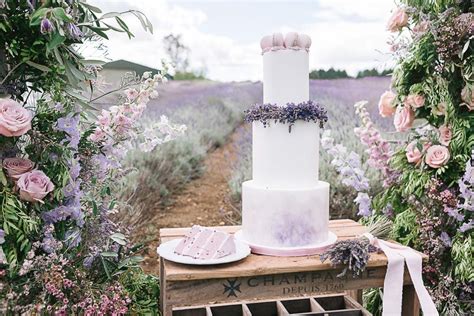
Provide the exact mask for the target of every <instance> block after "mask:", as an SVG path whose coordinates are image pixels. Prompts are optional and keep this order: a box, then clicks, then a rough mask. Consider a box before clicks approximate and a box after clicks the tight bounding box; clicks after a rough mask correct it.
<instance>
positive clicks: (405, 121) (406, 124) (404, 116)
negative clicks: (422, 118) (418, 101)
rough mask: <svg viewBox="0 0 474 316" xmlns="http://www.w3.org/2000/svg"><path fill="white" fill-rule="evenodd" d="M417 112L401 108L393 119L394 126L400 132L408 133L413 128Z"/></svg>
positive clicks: (407, 107) (406, 107)
mask: <svg viewBox="0 0 474 316" xmlns="http://www.w3.org/2000/svg"><path fill="white" fill-rule="evenodd" d="M414 120H415V112H413V109H412V108H411V107H409V106H399V107H398V108H397V110H396V112H395V117H394V118H393V125H395V129H396V130H397V131H398V132H406V131H407V130H409V129H410V128H411V127H412V126H413V121H414Z"/></svg>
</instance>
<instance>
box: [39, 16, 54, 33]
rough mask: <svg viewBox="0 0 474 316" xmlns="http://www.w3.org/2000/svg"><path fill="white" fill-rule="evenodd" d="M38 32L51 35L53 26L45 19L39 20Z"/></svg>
mask: <svg viewBox="0 0 474 316" xmlns="http://www.w3.org/2000/svg"><path fill="white" fill-rule="evenodd" d="M40 31H41V33H43V34H47V33H51V32H52V31H53V24H52V23H51V21H50V20H48V19H47V18H44V19H43V20H41V26H40Z"/></svg>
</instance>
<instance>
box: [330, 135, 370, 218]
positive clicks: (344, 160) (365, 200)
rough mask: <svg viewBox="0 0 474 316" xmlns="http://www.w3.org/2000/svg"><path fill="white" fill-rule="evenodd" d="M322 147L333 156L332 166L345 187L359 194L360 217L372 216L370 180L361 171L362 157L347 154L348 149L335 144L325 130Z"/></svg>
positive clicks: (351, 153) (356, 200) (357, 201)
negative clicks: (369, 192) (369, 193)
mask: <svg viewBox="0 0 474 316" xmlns="http://www.w3.org/2000/svg"><path fill="white" fill-rule="evenodd" d="M321 146H322V148H323V149H324V150H326V152H327V153H328V154H329V155H331V156H332V158H333V159H332V161H331V165H333V166H334V167H336V170H337V172H338V173H339V174H340V176H341V177H342V178H343V179H342V181H341V182H342V183H343V184H344V185H347V186H350V187H353V188H354V189H355V190H356V191H357V192H358V194H357V197H356V199H355V200H354V202H355V203H357V204H358V206H359V212H358V215H361V216H370V215H371V214H372V210H371V208H370V205H371V198H370V196H369V195H368V194H367V193H366V192H368V191H369V189H370V185H369V179H368V178H367V177H366V176H365V175H364V171H363V170H362V169H361V166H362V164H361V161H360V156H359V155H357V154H356V153H355V152H350V153H349V154H347V148H346V147H344V146H343V145H341V144H334V139H333V138H332V137H331V131H329V130H325V131H324V133H323V134H322V136H321Z"/></svg>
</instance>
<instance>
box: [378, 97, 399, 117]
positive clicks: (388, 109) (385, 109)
mask: <svg viewBox="0 0 474 316" xmlns="http://www.w3.org/2000/svg"><path fill="white" fill-rule="evenodd" d="M395 97H396V95H395V93H393V92H392V91H385V92H384V93H383V94H382V95H381V96H380V100H379V113H380V115H381V116H382V117H389V116H392V115H393V114H394V113H395V110H396V107H395V105H394V104H393V101H394V100H395Z"/></svg>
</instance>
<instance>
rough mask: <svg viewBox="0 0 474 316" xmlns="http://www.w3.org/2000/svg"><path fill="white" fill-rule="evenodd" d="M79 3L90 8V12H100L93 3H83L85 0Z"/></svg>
mask: <svg viewBox="0 0 474 316" xmlns="http://www.w3.org/2000/svg"><path fill="white" fill-rule="evenodd" d="M81 5H82V6H83V7H85V8H87V9H89V10H91V11H92V12H95V13H102V10H101V9H99V8H98V7H94V6H93V5H90V4H88V3H85V2H81Z"/></svg>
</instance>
